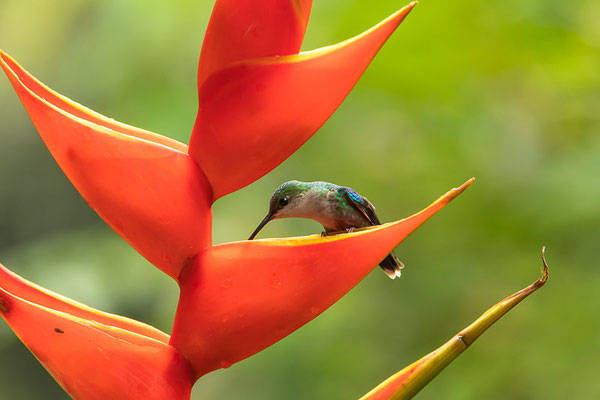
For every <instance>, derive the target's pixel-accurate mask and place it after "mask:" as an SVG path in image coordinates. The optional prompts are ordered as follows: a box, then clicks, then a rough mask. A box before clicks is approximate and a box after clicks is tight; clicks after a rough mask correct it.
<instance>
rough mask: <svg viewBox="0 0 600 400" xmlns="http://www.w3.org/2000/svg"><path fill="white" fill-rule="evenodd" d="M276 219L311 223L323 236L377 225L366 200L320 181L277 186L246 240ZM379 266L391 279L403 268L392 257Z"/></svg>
mask: <svg viewBox="0 0 600 400" xmlns="http://www.w3.org/2000/svg"><path fill="white" fill-rule="evenodd" d="M280 218H309V219H312V220H315V221H317V222H318V223H320V224H321V225H323V228H324V229H325V230H324V232H322V235H323V236H327V235H331V234H334V232H340V231H346V232H348V233H350V232H352V231H353V230H354V229H355V228H363V227H366V226H374V225H381V222H379V218H377V215H376V214H375V206H373V204H372V203H371V202H370V201H369V200H367V198H366V197H363V196H361V195H360V194H358V193H357V192H356V191H354V190H353V189H351V188H349V187H346V186H338V185H336V184H333V183H329V182H321V181H318V182H300V181H289V182H285V183H283V184H282V185H281V186H279V187H278V188H277V189H276V190H275V193H273V196H271V201H270V202H269V212H268V214H267V216H266V217H265V218H264V219H263V220H262V221H261V223H260V224H258V227H257V228H256V229H255V230H254V232H252V235H250V237H249V238H248V240H252V239H254V237H255V236H256V234H257V233H258V232H259V231H260V230H261V229H262V228H264V226H265V225H266V224H267V223H269V221H271V220H274V219H280ZM379 266H380V267H381V268H382V269H383V271H384V272H385V273H386V274H387V275H388V276H389V277H390V278H391V279H394V278H396V277H399V276H400V270H401V269H402V268H404V264H402V262H400V260H398V259H397V258H396V256H395V255H394V253H390V254H388V256H387V257H386V258H385V259H384V260H383V261H382V262H381V263H380V264H379Z"/></svg>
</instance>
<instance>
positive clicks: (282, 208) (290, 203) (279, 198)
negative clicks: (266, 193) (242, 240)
mask: <svg viewBox="0 0 600 400" xmlns="http://www.w3.org/2000/svg"><path fill="white" fill-rule="evenodd" d="M309 190H310V184H309V183H306V182H300V181H289V182H285V183H283V184H282V185H281V186H279V187H278V188H277V189H276V190H275V193H273V196H271V201H270V202H269V212H268V213H267V216H266V217H265V218H264V219H263V220H262V222H261V223H260V224H258V226H257V227H256V229H255V230H254V232H252V235H250V238H249V239H248V240H252V239H254V237H255V236H256V235H257V234H258V232H260V230H261V229H262V228H264V226H265V225H267V223H269V221H271V220H274V219H278V218H289V217H296V216H298V215H299V214H300V212H301V211H302V210H303V208H304V207H305V206H306V204H305V201H303V199H304V198H305V194H306V193H307V192H308V191H309Z"/></svg>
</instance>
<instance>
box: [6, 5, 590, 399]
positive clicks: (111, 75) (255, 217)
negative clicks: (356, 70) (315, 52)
mask: <svg viewBox="0 0 600 400" xmlns="http://www.w3.org/2000/svg"><path fill="white" fill-rule="evenodd" d="M403 5H404V3H398V2H397V1H391V0H385V1H384V0H381V1H378V2H375V3H374V2H368V1H352V2H348V1H346V2H343V1H332V0H316V1H315V5H314V8H313V15H312V17H311V20H310V24H309V28H308V33H307V38H306V41H305V46H304V48H305V49H311V48H314V47H319V46H322V45H328V44H331V43H333V42H337V41H340V40H343V39H346V38H348V37H350V36H352V35H354V34H356V33H359V32H361V31H363V30H364V29H366V28H368V27H370V26H371V25H373V24H374V23H376V22H378V21H379V20H381V19H383V18H384V17H386V16H387V15H388V14H390V13H392V12H393V11H395V10H396V9H397V8H400V7H401V6H403ZM211 7H212V2H201V1H196V2H189V1H176V2H148V1H146V2H143V1H136V0H131V1H129V0H127V1H123V0H122V1H117V0H109V1H99V0H94V1H86V2H83V1H78V0H60V1H53V2H48V1H42V0H3V1H2V2H0V46H1V47H2V48H3V49H4V50H6V51H7V52H9V53H10V54H11V55H13V56H14V57H15V58H16V59H18V60H19V62H20V63H21V64H22V65H23V66H24V67H25V68H27V69H28V70H29V71H30V72H32V73H33V74H34V75H36V76H37V77H38V78H40V79H41V80H42V81H43V82H45V83H46V84H48V85H49V86H50V87H52V88H53V89H55V90H57V91H59V92H60V93H63V94H65V95H67V96H69V97H71V98H73V99H74V100H76V101H78V102H80V103H82V104H85V105H87V106H89V107H90V108H92V109H94V110H96V111H98V112H101V113H103V114H105V115H108V116H110V117H113V118H115V119H118V120H120V121H123V122H126V123H129V124H132V125H136V126H140V127H143V128H146V129H149V130H153V131H156V132H159V133H162V134H166V135H168V136H171V137H173V138H176V139H178V140H182V141H187V139H188V135H189V132H190V131H191V128H192V125H193V121H194V116H195V108H196V105H197V103H196V81H195V76H196V63H197V58H198V54H199V51H200V46H201V38H202V36H203V33H204V29H205V27H206V23H207V21H208V16H209V15H210V10H211ZM599 13H600V6H599V5H598V2H597V1H594V0H587V1H586V0H580V1H573V2H559V1H554V0H553V1H548V0H546V1H542V0H529V1H526V2H523V1H514V0H513V1H503V2H477V1H473V0H455V1H452V2H441V1H438V2H428V1H422V2H421V4H419V6H418V7H417V8H416V9H415V10H414V11H413V12H412V13H411V15H410V16H409V17H408V18H407V19H406V21H405V22H404V23H403V24H402V25H401V26H400V28H399V30H398V32H397V33H395V34H394V36H392V38H391V39H390V41H389V42H388V44H386V45H385V46H384V48H383V50H382V51H381V53H380V54H379V55H378V56H377V58H376V59H375V61H374V62H373V64H372V65H371V67H370V68H369V70H367V73H366V74H365V76H364V77H363V78H362V79H361V81H360V82H359V84H358V86H357V88H356V89H355V90H354V92H353V93H352V94H351V95H350V96H349V98H348V99H347V100H346V102H345V103H344V104H343V105H342V106H341V107H340V109H339V110H338V112H337V113H336V114H335V115H334V116H333V117H332V118H331V120H329V121H328V122H327V123H326V124H325V126H324V127H323V128H322V129H321V131H320V132H319V133H318V134H317V135H316V136H315V137H314V138H313V139H311V140H310V141H309V142H308V143H307V145H305V146H304V147H303V148H301V149H300V150H299V151H298V152H297V153H296V154H294V155H293V156H292V157H290V159H288V160H287V161H286V162H285V163H284V164H283V165H282V166H281V167H279V168H278V169H276V170H275V171H274V172H272V173H271V174H269V175H267V176H266V177H265V178H263V179H262V180H260V181H258V182H256V183H254V184H252V185H250V186H249V187H247V188H245V189H243V190H241V191H239V192H237V193H234V194H232V195H230V196H228V197H226V198H224V199H222V200H219V202H218V203H217V204H216V205H215V208H214V223H215V225H214V238H215V242H225V241H233V240H241V239H245V238H247V237H248V235H249V234H250V233H251V232H252V229H253V228H254V227H255V225H256V223H257V222H258V221H259V220H260V219H261V218H262V217H263V216H264V214H265V212H266V211H267V207H268V200H269V197H270V195H271V193H272V192H273V190H274V189H275V188H276V187H277V186H278V185H279V184H280V183H282V182H284V181H287V180H290V179H300V180H325V181H330V182H335V183H338V184H341V185H347V186H351V187H353V188H355V189H356V190H357V191H358V192H360V193H361V194H364V195H365V196H367V197H368V198H369V199H370V200H371V201H372V202H373V203H374V204H376V205H377V211H378V215H379V217H380V218H381V219H382V220H383V221H389V220H393V219H398V218H401V217H403V216H406V215H409V214H411V213H413V212H415V211H417V210H419V209H420V208H422V207H423V206H425V205H427V204H428V203H429V202H430V201H431V200H433V199H434V198H436V197H437V195H438V194H439V193H442V192H443V191H445V190H446V189H447V188H448V187H451V186H456V185H458V184H460V183H462V182H463V181H464V180H465V179H467V178H469V177H471V176H476V177H477V182H476V183H475V185H474V186H473V187H472V188H471V189H470V190H469V191H468V192H467V193H465V194H464V195H463V196H461V198H460V199H459V201H456V202H454V203H453V204H452V205H451V206H449V207H447V208H446V209H444V210H443V212H441V213H440V214H439V215H437V216H436V217H435V218H433V219H432V220H431V221H430V222H428V223H427V224H426V225H425V226H424V227H423V228H421V229H420V230H419V231H418V232H417V233H416V234H414V235H412V236H411V237H410V238H409V239H408V240H407V241H405V242H404V243H402V245H401V246H400V247H399V248H398V249H397V254H398V256H399V258H400V259H401V260H402V261H403V262H404V263H405V264H406V269H404V271H403V276H402V279H400V280H399V281H398V280H397V281H393V282H392V281H390V280H389V279H388V278H387V277H385V276H384V275H383V274H381V272H380V271H379V270H377V271H375V272H374V273H373V274H372V276H369V277H368V279H366V280H365V281H364V282H362V283H361V284H360V285H359V286H358V287H357V288H356V290H354V291H352V292H351V293H350V294H349V295H348V296H346V297H344V298H343V299H342V300H341V301H339V302H338V303H337V304H336V305H335V306H333V307H332V308H331V309H330V310H328V311H327V312H326V313H325V314H324V315H323V316H321V317H319V318H317V319H316V320H315V321H313V322H311V323H310V324H308V325H307V326H306V327H304V328H302V329H300V330H299V331H298V332H296V333H294V334H292V335H291V336H290V337H288V338H286V339H285V340H283V341H282V342H280V343H278V344H276V345H275V346H273V347H272V348H270V349H267V350H266V351H264V352H262V353H260V354H258V355H256V356H254V357H252V358H250V359H248V360H246V361H244V362H242V363H240V364H238V365H234V366H233V367H231V368H230V369H228V370H220V371H217V372H214V373H211V374H209V375H207V376H206V377H204V378H202V379H201V380H200V381H199V382H198V384H197V385H196V388H195V395H194V398H196V399H200V398H203V399H204V398H206V399H210V398H221V399H239V398H244V399H271V398H273V399H279V398H286V399H306V398H315V399H319V398H322V399H329V398H348V399H352V398H358V397H360V396H361V395H362V394H364V393H366V392H367V391H368V390H370V389H371V388H372V387H373V386H374V385H375V384H377V383H378V382H380V381H381V380H383V379H384V378H386V377H388V376H389V375H391V374H392V373H394V372H396V371H397V370H399V369H400V368H402V367H403V366H405V365H407V364H409V363H410V362H412V361H414V360H416V359H418V358H420V357H421V356H422V355H424V354H426V353H428V352H430V351H431V350H433V349H434V348H436V347H438V346H439V345H441V344H442V343H444V342H445V341H446V340H447V339H448V338H449V337H450V336H452V335H453V334H454V333H455V332H456V331H458V330H459V329H461V328H462V327H463V326H465V325H466V324H467V323H469V322H470V321H471V320H473V319H474V318H475V317H476V316H478V315H479V314H480V312H482V311H483V310H484V309H485V308H486V307H487V306H488V305H489V304H493V303H494V302H495V301H496V300H497V299H498V298H501V297H503V296H505V295H507V294H509V293H510V292H511V291H512V290H513V289H514V288H515V287H518V286H519V285H524V284H527V283H529V282H530V281H531V278H532V271H535V270H536V268H537V265H538V251H539V249H540V247H541V246H542V245H543V244H545V245H547V249H548V252H547V256H548V261H549V263H550V264H551V265H552V267H553V270H552V275H553V276H552V281H551V282H549V283H548V285H547V287H546V288H545V289H544V290H543V291H541V292H540V293H539V294H537V295H536V296H534V297H532V298H531V299H529V300H528V301H527V302H525V303H523V304H522V305H520V306H519V307H518V308H517V309H516V310H515V311H513V312H512V313H511V315H509V316H508V317H507V318H505V319H504V320H503V321H501V322H500V323H499V324H498V325H497V326H494V327H493V328H492V329H491V330H490V331H489V332H488V333H487V334H486V335H485V336H484V337H482V338H481V339H480V340H479V341H478V342H477V343H475V344H474V346H473V348H472V349H470V350H469V351H468V352H466V353H465V354H464V355H463V356H461V358H459V359H458V360H457V361H456V362H455V363H454V364H453V365H452V366H450V367H449V368H448V369H447V370H446V371H444V372H443V373H442V374H441V375H440V376H439V377H438V378H437V379H436V380H435V381H434V382H433V383H432V384H430V385H429V386H428V387H427V388H426V389H425V390H424V391H423V392H422V393H421V394H420V397H419V398H420V399H444V398H451V399H459V400H460V399H481V398H485V399H490V400H491V399H565V398H574V399H587V398H599V397H600V383H599V381H598V379H597V374H598V371H599V370H598V357H599V356H600V353H599V350H598V346H597V343H598V332H600V322H599V321H600V305H599V304H600V302H599V301H598V297H597V293H598V291H599V290H600V272H599V269H598V267H597V265H596V264H597V262H596V255H595V250H596V248H597V242H598V235H599V232H600V185H598V177H599V176H600V135H598V133H599V132H600V113H599V112H598V110H600V75H599V74H598V71H600V50H599V47H600V39H599V38H600V31H599V28H598V23H597V20H598V18H597V16H598V15H599ZM318 95H319V94H318V93H315V96H318ZM0 121H2V127H1V128H0V184H1V185H2V190H1V191H0V221H1V225H2V230H1V231H0V249H1V252H0V261H2V262H3V263H5V264H6V265H7V266H9V267H10V268H12V269H13V270H14V271H15V272H17V273H19V274H21V275H23V276H24V277H26V278H28V279H31V280H33V281H34V282H36V283H38V284H41V285H43V286H45V287H48V288H50V289H52V290H55V291H58V292H59V293H61V294H64V295H67V296H71V297H73V298H75V299H76V300H79V301H83V302H85V303H89V304H90V305H92V306H95V307H98V308H101V309H103V310H106V311H110V312H115V313H119V314H124V315H127V316H131V317H134V318H137V319H140V320H142V321H145V322H149V323H152V324H154V325H156V326H158V327H160V328H161V329H164V330H166V331H169V330H170V325H171V323H172V318H173V314H174V310H175V306H176V301H177V290H176V288H175V285H174V283H173V282H171V281H170V280H169V279H168V278H167V277H166V276H163V275H162V274H161V273H160V272H159V271H157V270H156V269H154V268H153V267H151V266H150V265H148V263H147V262H146V261H144V260H143V259H141V257H140V256H138V255H137V254H136V253H135V252H134V251H133V250H131V249H130V248H129V246H128V245H127V244H126V243H125V242H124V241H122V240H120V239H119V238H118V237H117V236H116V235H115V234H114V233H112V231H111V230H110V229H108V228H107V227H105V225H104V223H103V222H101V221H100V219H99V218H98V217H97V216H96V215H95V214H94V213H93V212H92V211H91V210H90V209H88V207H87V205H86V204H85V202H84V201H83V200H82V199H81V198H80V196H79V195H78V194H77V193H76V192H75V190H74V189H73V188H72V187H71V185H70V183H68V182H67V181H66V179H65V178H64V176H63V175H62V173H61V172H60V170H59V169H58V167H57V166H56V164H55V163H54V162H53V161H52V159H51V157H50V155H49V154H48V152H47V150H46V149H45V147H44V146H43V144H42V143H41V140H40V139H39V137H38V135H37V133H36V132H35V130H34V128H33V126H32V124H31V123H30V121H29V118H28V116H27V115H26V113H25V111H24V110H23V108H22V106H21V104H20V103H19V101H18V99H17V97H16V96H15V95H14V93H13V92H12V88H11V87H10V86H9V83H8V80H7V79H4V78H2V79H0ZM320 229H321V228H320V227H319V226H318V225H317V224H316V223H314V222H311V221H294V220H282V221H275V222H273V223H271V224H269V225H268V226H267V227H266V228H265V229H264V230H263V231H262V232H261V235H262V236H264V237H266V236H285V235H298V234H304V233H315V232H319V231H320ZM0 359H1V360H5V361H3V362H1V363H0V397H2V398H5V397H6V398H28V399H37V398H45V399H63V398H65V394H64V393H63V392H62V390H61V389H60V388H59V387H58V385H56V384H55V383H54V382H53V381H52V379H51V378H50V377H49V376H47V374H46V373H45V372H44V371H43V369H42V367H41V366H39V364H38V363H37V362H36V361H35V359H34V358H33V357H32V356H29V355H28V354H27V352H26V350H24V348H23V346H22V345H21V343H20V342H18V341H17V339H16V338H15V337H14V335H13V334H12V333H11V332H10V331H9V330H8V328H7V327H6V326H5V325H2V326H0ZM7 359H10V360H11V362H10V363H8V362H6V360H7ZM13 360H14V361H13ZM575 367H576V368H575Z"/></svg>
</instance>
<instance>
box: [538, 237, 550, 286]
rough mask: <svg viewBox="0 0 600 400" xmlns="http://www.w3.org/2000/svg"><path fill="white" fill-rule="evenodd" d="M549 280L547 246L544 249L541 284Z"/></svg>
mask: <svg viewBox="0 0 600 400" xmlns="http://www.w3.org/2000/svg"><path fill="white" fill-rule="evenodd" d="M547 280H548V263H547V262H546V246H543V247H542V277H541V278H540V280H539V282H540V284H542V285H543V284H544V283H546V281H547Z"/></svg>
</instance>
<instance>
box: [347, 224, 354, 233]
mask: <svg viewBox="0 0 600 400" xmlns="http://www.w3.org/2000/svg"><path fill="white" fill-rule="evenodd" d="M352 232H354V227H353V226H352V227H350V228H346V233H352Z"/></svg>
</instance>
